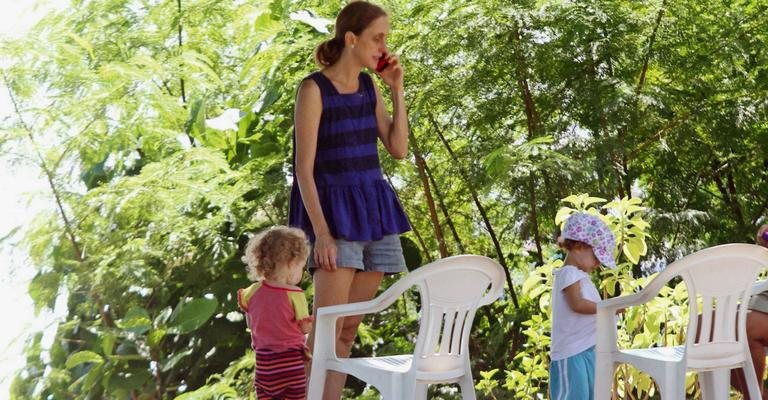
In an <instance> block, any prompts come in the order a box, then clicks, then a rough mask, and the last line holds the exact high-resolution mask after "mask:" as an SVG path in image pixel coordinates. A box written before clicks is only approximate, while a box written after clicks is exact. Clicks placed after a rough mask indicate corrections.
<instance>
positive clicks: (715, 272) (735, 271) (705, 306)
mask: <svg viewBox="0 0 768 400" xmlns="http://www.w3.org/2000/svg"><path fill="white" fill-rule="evenodd" d="M766 266H768V249H766V248H763V247H760V246H757V245H752V244H726V245H721V246H715V247H710V248H707V249H704V250H701V251H698V252H696V253H693V254H691V255H689V256H687V257H684V258H682V259H680V260H678V261H675V262H674V263H672V264H670V265H669V266H668V267H667V268H666V269H665V270H664V271H662V272H660V273H659V274H658V276H656V278H654V279H653V280H652V281H651V282H650V283H649V284H648V286H647V287H645V288H644V289H642V290H641V291H640V292H638V293H635V294H632V295H629V296H621V297H616V298H612V299H608V300H603V301H601V302H598V304H597V346H596V365H595V370H596V371H595V399H597V400H607V399H610V396H611V386H612V383H613V374H614V370H615V367H616V365H617V364H621V363H627V364H632V365H633V366H635V367H636V368H638V369H640V370H641V371H644V372H645V373H647V374H649V375H651V377H652V378H653V379H654V381H655V382H656V385H657V387H658V388H659V392H660V394H661V398H662V399H665V400H666V399H684V398H685V373H686V371H696V372H698V373H699V379H700V380H701V382H702V385H701V387H702V394H703V398H704V399H708V398H717V399H727V390H726V391H723V390H720V389H719V388H717V390H712V388H713V387H714V386H713V385H714V381H715V380H716V379H715V378H716V377H717V376H720V377H721V378H720V379H723V378H722V377H723V376H724V375H723V374H725V376H727V374H728V371H729V370H730V369H732V368H738V367H741V368H744V371H745V374H746V379H747V382H748V386H749V395H750V397H751V398H752V399H759V398H760V391H759V389H758V387H757V377H756V376H755V369H754V367H753V366H752V359H751V357H750V355H749V347H748V345H747V340H746V329H745V326H746V325H745V324H746V322H745V320H746V311H747V310H746V304H747V302H748V300H749V297H750V295H751V290H752V286H753V284H754V283H755V281H756V280H757V275H758V273H759V272H760V271H761V270H762V269H763V268H764V267H766ZM676 276H680V277H682V278H683V281H684V282H685V285H686V287H687V289H688V296H689V301H688V303H689V308H688V313H689V318H688V329H687V335H686V340H685V345H682V346H674V347H654V348H649V349H618V347H617V342H616V322H615V319H614V318H615V314H616V311H617V310H619V309H621V308H625V307H629V306H634V305H638V304H643V303H646V302H648V301H649V300H651V299H653V298H654V297H655V296H656V295H657V294H658V293H659V290H661V288H662V287H663V286H664V285H665V284H666V283H667V282H669V281H670V280H671V279H672V278H674V277H676ZM697 299H698V300H700V301H697ZM740 304H743V305H744V306H743V307H740V306H739V305H740ZM700 305H701V309H699V306H700ZM699 315H701V323H700V324H699V318H698V316H699ZM699 328H700V330H701V331H700V334H699V335H698V337H697V335H696V332H697V331H698V329H699ZM719 371H724V372H719ZM726 382H727V380H726ZM723 384H724V385H725V388H727V387H728V384H727V383H722V382H721V383H720V385H723Z"/></svg>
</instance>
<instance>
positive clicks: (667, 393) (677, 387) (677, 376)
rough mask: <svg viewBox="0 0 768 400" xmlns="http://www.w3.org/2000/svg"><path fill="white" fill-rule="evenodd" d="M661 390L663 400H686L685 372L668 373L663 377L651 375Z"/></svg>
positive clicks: (660, 395)
mask: <svg viewBox="0 0 768 400" xmlns="http://www.w3.org/2000/svg"><path fill="white" fill-rule="evenodd" d="M651 376H652V377H653V380H654V381H655V382H656V387H658V388H659V397H661V400H681V399H684V398H685V370H683V371H682V373H681V371H667V373H665V374H664V375H663V376H655V375H651Z"/></svg>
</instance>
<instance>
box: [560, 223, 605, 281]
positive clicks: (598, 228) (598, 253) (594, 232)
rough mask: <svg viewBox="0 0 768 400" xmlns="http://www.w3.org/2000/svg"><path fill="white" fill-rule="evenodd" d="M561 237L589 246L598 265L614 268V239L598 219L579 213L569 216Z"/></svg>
mask: <svg viewBox="0 0 768 400" xmlns="http://www.w3.org/2000/svg"><path fill="white" fill-rule="evenodd" d="M562 237H563V239H571V240H578V241H579V242H584V243H586V244H588V245H590V246H591V247H592V251H593V252H594V253H595V257H597V259H598V260H599V261H600V263H602V264H603V265H605V266H606V267H608V268H611V269H615V268H616V259H615V258H613V249H615V248H616V238H615V237H614V236H613V232H611V228H609V227H608V225H606V224H605V222H603V220H601V219H600V217H598V216H596V215H592V214H587V213H581V212H580V213H574V214H571V216H570V217H568V219H567V220H566V221H565V226H564V227H563V234H562Z"/></svg>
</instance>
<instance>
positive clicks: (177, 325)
mask: <svg viewBox="0 0 768 400" xmlns="http://www.w3.org/2000/svg"><path fill="white" fill-rule="evenodd" d="M218 305H219V302H218V301H216V299H211V298H200V299H194V300H192V301H190V302H188V303H183V304H182V305H180V306H179V308H177V309H176V310H175V311H174V313H173V314H171V319H170V320H169V321H168V325H169V326H170V327H171V331H172V332H174V333H178V334H185V333H189V332H192V331H194V330H196V329H197V328H199V327H200V326H201V325H203V324H204V323H205V322H206V321H208V319H209V318H211V316H212V315H213V313H214V312H215V311H216V308H217V307H218Z"/></svg>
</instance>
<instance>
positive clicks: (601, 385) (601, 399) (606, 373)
mask: <svg viewBox="0 0 768 400" xmlns="http://www.w3.org/2000/svg"><path fill="white" fill-rule="evenodd" d="M614 367H615V365H614V364H613V360H611V355H610V353H596V354H595V400H609V399H610V398H611V392H612V391H613V373H614V370H613V369H614Z"/></svg>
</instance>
